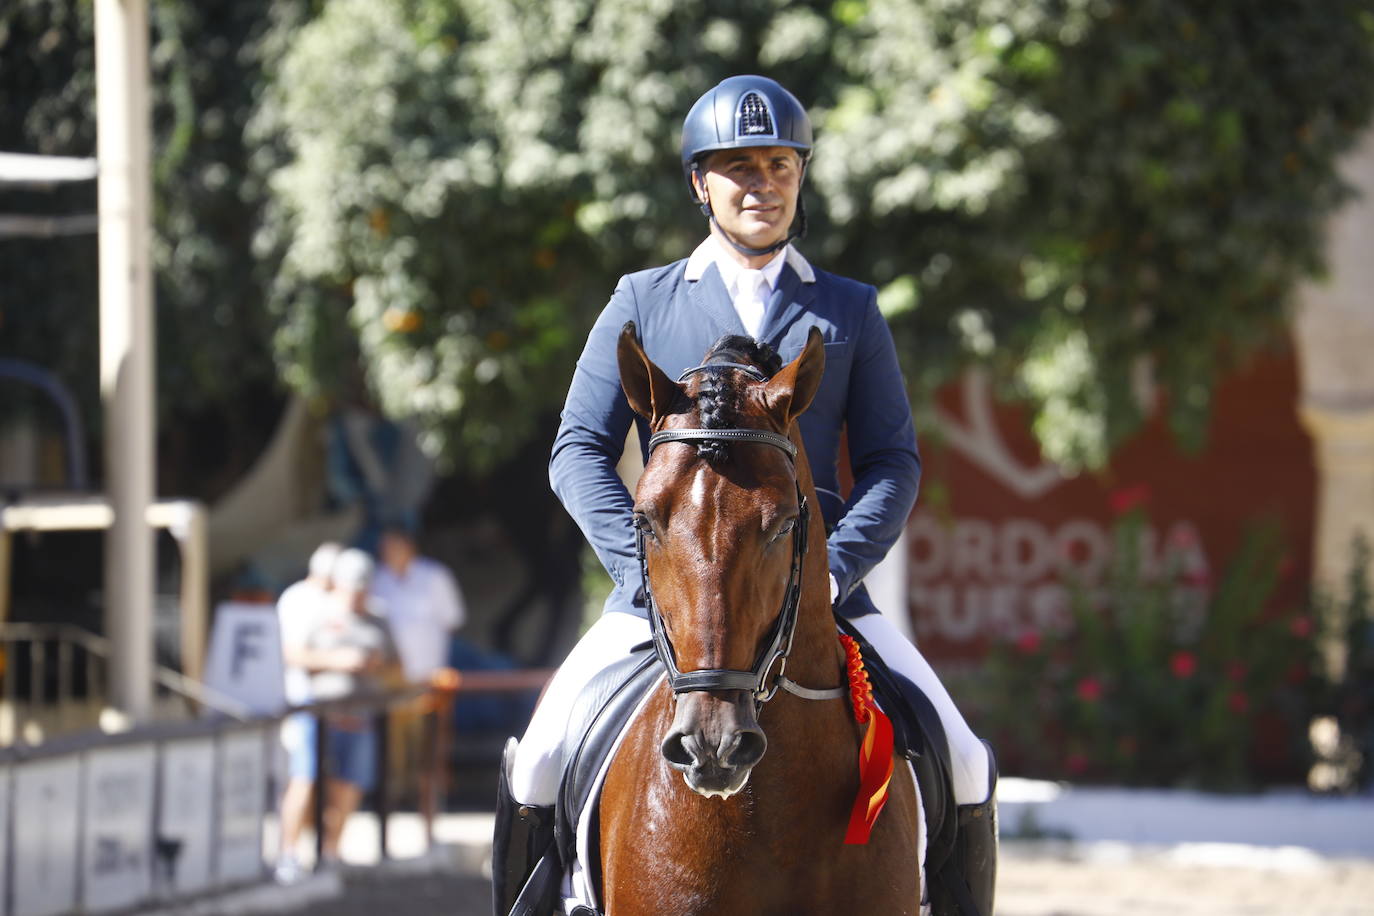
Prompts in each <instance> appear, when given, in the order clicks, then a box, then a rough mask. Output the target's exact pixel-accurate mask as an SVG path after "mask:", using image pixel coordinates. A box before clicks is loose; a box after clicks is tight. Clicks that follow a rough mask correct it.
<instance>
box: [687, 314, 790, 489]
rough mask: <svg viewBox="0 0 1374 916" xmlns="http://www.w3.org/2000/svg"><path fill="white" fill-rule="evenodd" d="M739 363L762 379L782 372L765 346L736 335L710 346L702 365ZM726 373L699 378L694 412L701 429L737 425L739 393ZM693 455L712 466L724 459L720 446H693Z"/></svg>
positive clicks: (774, 354)
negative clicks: (758, 371) (751, 367)
mask: <svg viewBox="0 0 1374 916" xmlns="http://www.w3.org/2000/svg"><path fill="white" fill-rule="evenodd" d="M715 363H742V364H744V365H746V366H757V367H758V368H759V369H760V370H761V371H762V372H763V373H764V375H766V376H768V377H770V378H771V377H772V376H773V375H775V374H777V372H778V370H780V369H781V368H782V358H781V357H779V356H778V354H777V351H776V350H774V349H773V348H772V347H770V346H769V345H768V344H766V343H760V342H759V341H757V340H754V339H753V338H752V337H744V336H743V335H740V334H726V335H725V336H723V337H721V338H720V339H719V340H717V341H716V342H715V343H714V344H712V345H711V349H710V350H708V351H707V353H706V358H705V359H704V360H702V365H704V366H710V365H712V364H715ZM728 376H729V374H728V373H726V372H709V373H706V374H705V375H703V376H702V379H701V386H700V387H699V388H698V389H697V411H698V413H700V415H701V425H702V427H704V428H705V429H729V428H731V427H733V426H737V425H739V421H738V419H737V418H738V416H739V409H740V393H741V389H740V388H739V387H738V386H737V385H734V384H731V379H730V378H729V377H728ZM697 454H698V455H700V456H701V457H702V458H705V459H706V460H707V461H709V462H711V463H712V464H715V463H716V462H718V461H721V460H723V459H724V458H725V455H726V449H725V443H724V442H718V441H711V440H706V441H704V442H700V443H698V444H697Z"/></svg>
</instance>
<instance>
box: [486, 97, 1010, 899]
mask: <svg viewBox="0 0 1374 916" xmlns="http://www.w3.org/2000/svg"><path fill="white" fill-rule="evenodd" d="M811 148H812V130H811V122H810V119H809V117H808V115H807V113H806V110H805V108H804V107H803V106H802V104H801V103H800V102H799V101H798V100H797V98H796V97H795V96H793V95H792V93H790V92H788V91H787V90H786V89H785V88H783V87H782V86H780V85H779V84H778V83H776V82H775V81H773V80H771V79H768V78H766V77H761V76H735V77H731V78H729V79H726V80H724V81H722V82H721V83H720V84H718V85H717V86H715V87H714V88H712V89H710V90H709V91H707V92H706V93H705V94H704V95H702V96H701V98H700V99H698V100H697V102H696V103H695V104H694V105H693V106H692V108H691V110H690V111H689V112H688V113H687V116H686V119H685V120H684V123H683V129H682V135H681V147H680V153H681V165H682V170H683V176H684V178H685V179H686V184H687V190H688V193H689V195H690V198H691V200H692V202H693V203H694V204H696V205H697V206H698V207H699V208H700V210H701V213H702V215H703V216H704V217H705V218H706V221H707V227H706V228H707V231H706V238H705V239H704V240H703V241H702V242H701V243H700V245H698V246H697V248H696V250H695V251H693V252H692V254H691V256H690V257H688V258H685V259H683V260H680V261H677V262H675V263H673V264H669V265H666V266H663V267H659V268H654V269H651V270H646V271H642V272H640V273H635V274H630V275H628V276H625V277H623V278H622V279H621V280H620V283H619V284H618V285H617V287H616V289H615V292H614V293H613V294H612V296H611V299H610V302H609V303H608V304H607V306H606V308H605V310H604V311H603V312H602V313H601V316H600V317H599V318H598V319H597V322H596V324H595V326H594V327H593V328H592V330H591V332H590V334H589V335H588V337H587V343H586V346H585V347H584V349H583V351H582V355H581V357H580V358H579V359H578V361H577V367H576V369H575V371H574V373H573V379H572V383H571V385H570V387H569V390H568V397H567V402H566V404H565V406H564V409H563V414H562V418H561V423H560V425H559V429H558V433H557V436H556V438H555V440H554V446H553V453H552V456H551V458H550V461H549V477H550V481H551V483H552V485H553V488H554V491H555V492H556V493H557V494H558V497H559V498H560V499H561V500H562V501H563V504H564V506H565V508H566V509H567V510H568V513H569V515H571V516H572V518H573V519H574V520H575V521H576V522H577V524H578V525H579V527H581V529H582V532H583V534H584V535H585V536H586V538H587V540H588V541H589V542H590V544H591V546H592V547H593V549H594V550H595V552H596V555H597V557H598V559H600V560H601V562H602V565H604V566H605V567H606V570H607V572H608V573H609V574H610V576H611V579H612V581H613V582H614V583H615V585H614V588H613V589H612V591H611V594H610V596H609V598H607V601H606V607H605V613H603V614H602V616H601V618H600V619H599V620H598V621H597V622H596V623H595V624H594V625H593V626H592V627H591V629H589V630H588V631H587V633H586V634H585V635H584V636H583V637H582V639H581V640H580V641H579V642H578V644H577V645H576V646H575V647H574V648H573V650H572V652H571V653H570V654H569V656H568V658H567V659H566V660H565V661H564V663H563V665H562V666H561V667H560V668H559V671H558V673H557V674H556V675H555V677H554V679H553V681H552V682H551V683H550V684H549V687H548V689H547V690H546V691H545V693H544V695H543V697H542V698H541V700H540V703H539V706H538V708H537V709H536V710H535V713H534V717H533V719H532V720H531V722H530V725H529V728H528V729H527V730H526V731H525V734H524V737H523V738H522V739H521V740H520V742H519V743H518V744H516V742H514V741H512V742H511V745H512V746H511V747H508V750H507V754H506V758H505V761H504V763H503V767H504V772H503V774H502V776H503V779H504V780H506V782H505V783H503V784H504V785H507V786H508V788H509V791H508V792H507V793H503V794H502V795H501V796H500V798H499V800H498V812H497V819H496V833H495V837H494V841H495V842H494V846H493V872H494V879H495V885H496V888H495V890H496V895H497V907H498V910H500V909H504V908H506V907H507V906H508V903H507V901H509V900H512V899H514V896H515V894H516V893H517V892H518V891H519V889H520V887H521V885H523V884H524V881H525V879H526V876H528V874H529V870H530V868H532V867H533V865H534V864H535V862H536V861H537V860H538V858H539V856H540V854H541V853H542V852H543V851H544V850H545V849H548V848H549V846H550V844H551V843H552V842H553V839H552V834H553V828H552V824H553V816H552V814H553V809H552V805H554V804H555V802H556V801H557V794H558V787H559V781H560V778H561V776H562V770H563V763H564V758H565V752H564V747H563V744H564V740H565V731H566V727H567V722H568V719H569V715H570V712H571V708H572V704H573V703H574V702H575V700H576V698H577V697H578V695H579V694H580V692H581V690H582V688H583V687H584V686H585V685H586V684H588V683H589V682H590V681H591V680H592V679H593V678H594V677H595V676H596V675H597V674H598V673H600V672H601V671H603V670H605V669H606V668H607V666H609V665H611V664H613V663H614V662H616V661H619V660H620V659H622V658H624V657H625V656H626V655H628V654H629V653H630V650H631V648H632V647H634V646H636V645H638V644H641V643H644V642H647V641H649V640H650V638H651V633H650V625H649V621H648V619H647V618H648V615H647V611H646V609H645V604H644V597H643V589H642V587H641V578H642V577H641V571H640V567H639V563H638V560H637V554H636V550H635V533H634V524H633V506H634V500H633V498H632V497H631V494H630V493H629V492H628V491H627V490H626V488H625V486H624V484H623V483H622V482H621V480H620V477H619V476H618V474H617V472H616V465H617V463H618V461H619V459H620V457H621V453H622V451H623V449H624V444H625V439H626V436H627V434H628V433H629V431H630V428H631V424H634V425H636V426H637V427H638V428H639V438H640V448H641V453H642V456H643V457H646V458H647V450H646V445H647V442H648V438H649V435H648V433H649V431H648V428H647V424H646V423H645V421H644V420H643V419H642V418H639V417H636V416H635V414H634V412H633V410H632V409H631V407H630V405H629V403H628V401H627V399H626V397H625V394H624V391H623V390H622V388H621V382H620V371H619V367H618V361H617V342H618V340H619V337H620V334H621V331H622V329H623V328H624V327H625V326H626V324H627V322H630V321H633V322H634V323H635V327H636V329H637V332H638V333H639V334H640V335H641V339H642V344H643V346H644V349H645V350H646V351H647V352H648V353H649V355H650V357H651V358H652V359H653V360H654V362H655V363H657V364H658V365H659V366H661V367H662V368H663V369H664V370H665V371H666V372H668V374H669V376H670V377H673V376H676V375H677V374H678V373H680V372H684V371H688V370H690V369H692V367H696V366H698V365H699V363H700V360H701V357H702V354H703V353H705V352H707V351H708V349H709V348H710V347H711V346H712V345H713V344H715V343H716V342H717V341H718V340H724V339H726V338H727V337H730V336H733V337H735V338H736V339H737V340H739V341H740V345H741V346H758V347H759V352H760V353H767V354H770V355H771V354H774V353H776V355H777V356H780V357H781V359H782V362H786V361H788V360H790V359H792V358H794V357H795V356H796V355H797V354H798V353H800V352H801V349H802V347H803V345H804V344H805V342H806V339H807V335H808V333H809V331H810V330H811V329H813V328H816V329H819V330H820V331H821V332H822V333H823V335H824V339H825V352H826V362H825V372H824V375H823V377H822V380H821V385H820V389H819V390H818V392H817V394H816V397H815V399H814V400H813V401H812V403H811V406H810V408H809V409H808V410H807V412H806V413H804V414H803V415H802V416H801V417H800V418H798V421H797V422H798V427H799V429H800V432H801V436H802V439H803V441H804V443H805V446H806V454H807V456H808V458H809V461H810V464H811V470H812V475H813V477H814V478H815V482H816V487H817V491H818V497H819V499H818V501H819V503H820V509H821V512H822V514H823V516H824V518H825V523H826V531H827V532H828V537H827V541H826V545H825V546H826V552H827V555H828V558H829V563H830V573H831V577H830V598H831V601H832V602H833V605H834V609H835V614H836V616H837V617H840V618H843V619H844V620H845V621H846V622H847V623H848V624H849V625H850V626H852V627H853V628H854V629H855V630H857V631H858V632H859V633H860V634H861V635H862V636H863V637H864V638H865V639H866V640H867V641H868V642H869V643H871V644H872V645H873V646H874V648H876V650H877V651H878V653H879V655H881V656H882V658H883V659H884V660H885V661H886V663H887V664H888V666H889V667H890V668H891V669H892V670H893V671H894V672H895V673H897V674H899V675H901V676H902V678H904V679H906V680H907V681H909V682H910V683H911V684H912V685H916V686H917V687H919V692H920V693H922V694H923V698H928V700H929V702H930V703H931V704H932V705H934V707H935V708H936V710H937V711H938V713H939V715H940V719H941V722H942V724H943V725H944V730H945V733H946V737H947V739H948V744H949V748H950V757H951V765H952V772H951V777H952V783H953V790H954V796H955V802H956V803H957V805H958V806H959V809H958V837H957V840H956V842H955V848H954V849H953V850H952V851H951V865H952V866H953V867H954V869H956V872H955V873H956V874H961V875H962V876H963V877H964V879H965V882H966V884H967V890H968V894H969V896H971V897H972V898H973V901H974V902H975V905H976V907H977V909H978V910H979V911H980V912H981V913H982V914H984V916H986V914H989V913H991V911H992V898H993V887H994V878H995V874H996V849H997V847H996V827H995V804H996V802H995V800H994V795H993V791H992V789H993V784H994V782H995V779H996V769H995V766H994V765H993V760H992V755H991V751H990V749H989V748H987V747H986V746H985V745H984V743H983V742H981V741H980V740H979V739H978V738H977V736H976V735H974V733H973V732H972V731H971V730H970V729H969V727H968V725H967V723H966V722H965V721H964V719H963V717H962V715H961V714H960V713H959V711H958V709H957V708H956V707H955V705H954V702H953V700H952V699H951V698H950V696H949V694H948V693H947V692H946V691H945V689H944V687H943V686H942V685H941V684H940V681H939V679H938V678H937V677H936V675H935V673H934V671H933V670H932V669H931V667H930V665H929V664H928V663H927V662H926V661H925V659H924V658H923V657H922V656H921V654H920V652H919V651H917V649H916V647H915V646H914V645H913V644H912V643H911V642H909V641H908V640H907V639H906V638H905V637H904V636H903V635H902V634H901V633H900V631H898V630H897V629H896V627H895V626H893V624H892V623H891V622H890V621H888V620H887V619H886V618H884V617H883V616H882V615H881V614H880V613H878V610H877V608H876V607H875V606H874V604H873V602H872V600H871V599H870V598H869V596H868V593H867V591H866V589H865V588H864V586H863V578H864V576H865V575H867V573H868V572H869V571H870V570H871V569H872V568H873V567H874V566H875V565H876V564H877V563H878V562H879V561H880V560H881V559H882V558H883V556H884V555H885V554H886V553H887V552H888V550H889V549H890V548H891V547H892V545H893V543H894V542H895V541H896V539H897V538H898V536H899V535H900V533H901V531H902V528H903V526H904V525H905V524H906V520H907V518H908V516H909V515H910V513H911V509H912V506H913V504H914V503H915V500H916V491H917V484H918V481H919V479H920V467H921V464H920V458H919V455H918V453H917V448H916V437H915V432H914V428H913V424H912V419H911V407H910V405H909V403H908V401H907V396H906V387H905V384H904V382H903V379H902V373H901V369H900V367H899V366H898V362H897V353H896V348H895V346H894V344H893V341H892V335H891V332H890V331H889V330H888V327H887V322H886V321H885V320H884V318H883V316H882V313H881V312H880V311H879V309H878V306H877V291H876V290H875V289H874V287H873V286H871V285H869V284H864V283H858V282H855V281H853V280H850V279H847V278H844V277H839V276H836V275H834V274H830V273H827V272H825V271H823V270H820V269H818V268H815V267H813V266H812V264H811V263H810V262H809V261H808V260H807V259H806V258H805V257H803V256H802V254H801V252H800V251H798V250H797V249H796V248H795V247H794V246H793V244H792V242H793V241H794V240H796V239H798V238H800V237H801V236H802V235H803V234H804V233H805V226H806V217H805V210H804V206H803V203H802V200H801V190H802V183H803V180H804V178H805V175H806V169H807V166H808V163H809V160H810V156H811ZM749 338H753V339H752V340H750V339H749ZM773 358H774V359H776V356H774V357H773ZM842 434H843V435H844V437H845V440H846V441H847V444H848V455H849V461H850V467H851V470H852V472H853V477H854V485H853V488H852V492H851V496H850V497H849V499H848V500H847V501H845V500H842V499H841V498H840V497H839V496H838V493H837V491H838V490H839V486H840V483H839V458H840V453H841V449H840V445H841V437H842ZM574 740H575V739H574ZM918 865H919V863H912V867H913V868H914V867H918ZM937 916H943V913H942V912H941V911H940V910H939V909H938V908H937Z"/></svg>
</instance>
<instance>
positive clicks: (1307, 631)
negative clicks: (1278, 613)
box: [1288, 616, 1312, 639]
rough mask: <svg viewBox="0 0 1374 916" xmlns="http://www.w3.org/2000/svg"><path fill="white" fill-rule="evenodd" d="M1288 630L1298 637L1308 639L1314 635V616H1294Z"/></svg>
mask: <svg viewBox="0 0 1374 916" xmlns="http://www.w3.org/2000/svg"><path fill="white" fill-rule="evenodd" d="M1288 632H1290V633H1292V634H1293V635H1294V636H1296V637H1298V639H1306V638H1307V637H1309V636H1311V635H1312V618H1311V617H1306V616H1303V617H1294V618H1293V619H1292V620H1290V621H1289V622H1288Z"/></svg>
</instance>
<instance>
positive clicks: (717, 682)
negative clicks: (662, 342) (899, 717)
mask: <svg viewBox="0 0 1374 916" xmlns="http://www.w3.org/2000/svg"><path fill="white" fill-rule="evenodd" d="M704 369H740V370H743V371H745V372H747V373H748V374H749V375H751V376H753V377H754V378H756V379H759V380H760V381H762V380H764V376H763V375H762V373H760V372H759V370H757V369H755V368H754V367H753V366H745V365H741V364H738V363H712V364H709V365H706V366H698V367H696V368H695V369H688V370H687V371H686V372H684V373H683V374H682V376H680V377H679V379H678V381H682V380H683V379H685V378H686V377H687V376H689V375H691V374H692V373H694V372H700V371H702V370H704ZM665 442H757V443H761V444H763V445H771V446H773V447H774V448H777V449H780V450H781V451H782V452H783V453H784V454H785V455H787V460H788V461H789V462H791V463H793V464H795V463H796V460H797V447H796V446H795V445H793V444H792V442H791V440H789V439H788V438H787V437H786V436H782V435H779V434H778V433H774V432H769V431H768V430H764V429H665V430H663V431H661V432H657V433H654V434H653V435H652V436H650V437H649V453H650V454H652V453H653V450H654V449H655V448H657V447H658V446H660V445H662V444H663V443H665ZM797 505H798V513H797V522H796V525H795V526H794V527H793V528H792V568H791V570H790V571H789V572H788V574H787V590H786V591H785V592H784V593H783V599H782V608H781V610H779V611H778V616H777V619H776V620H775V621H774V623H773V629H772V632H771V633H770V635H769V638H768V642H767V644H766V645H765V646H764V647H763V649H762V651H760V652H759V655H758V657H757V658H756V659H755V661H754V666H753V667H752V668H750V669H749V670H747V671H744V670H739V669H736V668H702V669H699V670H696V671H682V670H681V669H679V668H678V666H677V653H676V652H675V651H674V650H673V644H672V641H671V640H670V639H669V638H668V631H667V627H666V626H665V625H664V622H663V616H662V615H661V614H660V613H659V610H658V607H657V606H656V605H655V604H654V596H653V590H652V589H650V587H649V563H648V558H647V555H646V551H645V535H646V533H647V532H646V528H647V524H646V523H644V522H642V521H641V520H640V517H639V516H638V515H636V516H635V521H634V527H635V554H636V556H637V557H638V559H639V571H640V575H641V576H642V577H643V579H644V608H645V610H646V611H647V612H648V615H649V627H650V629H651V630H652V632H653V637H654V652H655V653H656V654H657V655H658V659H659V661H660V662H661V663H662V664H663V668H664V670H665V671H666V672H667V673H668V687H669V689H671V690H672V691H673V693H674V694H675V695H676V694H679V693H690V692H692V691H697V690H747V691H749V693H750V694H751V695H752V696H753V697H754V701H755V702H756V703H758V704H763V703H767V702H768V701H769V700H771V699H773V697H774V696H775V695H776V694H777V692H778V689H779V688H781V689H783V690H786V691H788V692H789V693H792V694H795V695H797V696H799V697H802V698H804V699H809V700H828V699H836V698H838V697H841V696H844V694H845V690H844V688H843V687H840V688H831V689H825V690H813V689H810V688H806V687H802V686H800V685H798V684H796V683H795V682H794V681H791V680H789V679H788V678H787V677H785V676H784V672H785V671H786V670H787V656H788V655H789V654H790V653H791V651H792V640H793V638H794V637H795V636H796V633H797V611H798V606H799V605H800V603H801V567H802V558H803V557H805V556H806V541H807V533H808V530H809V528H810V525H809V522H810V508H809V507H808V506H807V502H806V497H805V496H803V495H802V492H801V486H800V485H799V484H798V485H797ZM775 665H776V666H777V669H778V673H777V677H776V678H775V679H774V681H773V684H772V685H771V686H769V685H768V674H769V672H770V671H772V670H773V667H774V666H775Z"/></svg>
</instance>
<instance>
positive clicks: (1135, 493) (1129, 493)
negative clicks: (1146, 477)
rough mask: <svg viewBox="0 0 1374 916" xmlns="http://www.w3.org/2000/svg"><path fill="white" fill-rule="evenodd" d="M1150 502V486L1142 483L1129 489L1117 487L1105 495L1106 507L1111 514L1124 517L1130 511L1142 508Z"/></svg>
mask: <svg viewBox="0 0 1374 916" xmlns="http://www.w3.org/2000/svg"><path fill="white" fill-rule="evenodd" d="M1149 501H1150V485H1149V484H1144V483H1138V484H1134V485H1132V486H1129V487H1119V488H1117V489H1115V490H1113V491H1112V492H1111V493H1109V494H1108V495H1107V505H1108V506H1110V507H1111V510H1112V514H1114V515H1125V514H1126V513H1127V512H1130V511H1131V510H1132V509H1137V508H1139V507H1141V506H1144V505H1145V504H1146V503H1147V502H1149Z"/></svg>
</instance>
